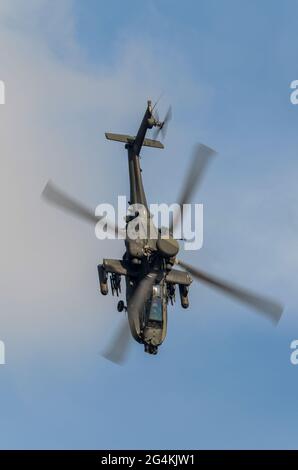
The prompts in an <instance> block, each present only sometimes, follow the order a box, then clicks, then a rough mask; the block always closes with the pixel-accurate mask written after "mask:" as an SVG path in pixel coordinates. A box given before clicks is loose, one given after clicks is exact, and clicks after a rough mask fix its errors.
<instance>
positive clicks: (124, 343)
mask: <svg viewBox="0 0 298 470" xmlns="http://www.w3.org/2000/svg"><path fill="white" fill-rule="evenodd" d="M130 338H131V335H130V331H129V326H128V321H127V319H126V318H125V319H122V321H121V324H120V326H118V329H117V330H116V333H115V335H114V336H113V338H112V340H111V342H110V344H109V346H108V347H107V348H106V349H105V351H104V352H103V353H102V356H103V357H105V358H106V359H108V360H109V361H111V362H114V363H115V364H123V363H124V362H125V359H126V356H127V353H128V349H129V345H130Z"/></svg>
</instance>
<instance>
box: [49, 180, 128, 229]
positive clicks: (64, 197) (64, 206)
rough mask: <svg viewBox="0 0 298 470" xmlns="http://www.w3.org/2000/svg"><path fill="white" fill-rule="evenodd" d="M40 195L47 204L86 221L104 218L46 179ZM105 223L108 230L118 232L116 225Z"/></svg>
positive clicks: (96, 220) (95, 221) (94, 221)
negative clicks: (46, 181)
mask: <svg viewBox="0 0 298 470" xmlns="http://www.w3.org/2000/svg"><path fill="white" fill-rule="evenodd" d="M42 197H43V198H44V199H45V200H46V201H47V202H48V203H49V204H52V205H54V206H56V207H58V208H59V209H61V210H64V211H66V212H70V213H71V214H72V215H74V216H76V217H78V218H80V219H82V220H85V221H87V222H91V223H93V224H96V223H97V222H99V221H101V220H102V219H104V218H105V216H104V215H102V216H96V215H95V214H94V211H92V210H91V209H89V208H88V207H86V206H84V205H83V204H82V203H81V202H79V201H77V200H76V199H74V198H72V197H71V196H69V195H68V194H66V193H65V192H64V191H62V190H61V189H59V188H58V187H57V186H56V185H55V184H54V183H52V182H51V181H48V183H47V184H46V186H45V188H44V190H43V192H42ZM107 224H108V225H107V227H108V229H109V230H115V232H116V233H118V231H119V229H118V227H117V226H114V225H113V224H111V223H110V222H108V223H107Z"/></svg>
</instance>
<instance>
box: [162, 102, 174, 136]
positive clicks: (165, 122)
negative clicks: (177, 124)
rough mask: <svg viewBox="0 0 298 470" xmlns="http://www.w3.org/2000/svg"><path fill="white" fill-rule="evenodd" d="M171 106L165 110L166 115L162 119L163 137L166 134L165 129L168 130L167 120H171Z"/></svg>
mask: <svg viewBox="0 0 298 470" xmlns="http://www.w3.org/2000/svg"><path fill="white" fill-rule="evenodd" d="M172 115H173V113H172V106H169V108H168V110H167V112H166V115H165V118H164V120H163V125H162V128H161V135H162V138H163V139H165V137H166V135H167V130H168V125H169V122H170V121H171V119H172Z"/></svg>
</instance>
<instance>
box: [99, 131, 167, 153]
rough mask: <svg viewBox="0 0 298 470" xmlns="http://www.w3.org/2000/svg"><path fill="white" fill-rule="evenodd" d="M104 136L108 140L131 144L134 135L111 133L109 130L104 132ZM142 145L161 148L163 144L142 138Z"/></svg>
mask: <svg viewBox="0 0 298 470" xmlns="http://www.w3.org/2000/svg"><path fill="white" fill-rule="evenodd" d="M105 136H106V138H107V139H108V140H115V141H116V142H124V143H125V144H133V143H134V141H135V137H133V136H131V135H126V134H111V133H110V132H106V133H105ZM143 145H145V146H146V147H154V148H157V149H163V148H164V146H163V144H162V143H161V142H160V141H159V140H153V139H144V142H143Z"/></svg>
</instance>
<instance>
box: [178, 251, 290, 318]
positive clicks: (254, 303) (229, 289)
mask: <svg viewBox="0 0 298 470" xmlns="http://www.w3.org/2000/svg"><path fill="white" fill-rule="evenodd" d="M178 264H179V265H180V266H182V268H184V269H185V270H186V271H188V272H189V273H190V274H191V275H192V276H194V277H195V278H196V279H197V280H198V281H202V282H205V283H206V284H208V285H209V286H211V287H214V288H216V289H219V290H221V291H222V292H224V293H225V294H227V295H229V296H231V297H234V298H235V299H237V300H239V301H240V302H243V303H245V304H247V305H250V306H251V307H253V308H254V309H255V310H257V311H259V312H260V313H263V314H265V315H266V316H267V318H268V319H270V320H271V321H272V322H273V323H274V324H277V323H278V322H279V320H280V318H281V316H282V313H283V306H282V305H281V304H279V303H278V302H275V301H273V300H270V299H268V298H266V297H263V296H261V295H258V294H254V293H253V292H251V291H249V290H246V289H243V288H242V287H239V286H236V285H234V284H231V283H229V282H226V281H223V280H221V279H219V278H217V277H214V276H211V275H209V274H207V273H205V272H203V271H200V270H198V269H196V268H194V267H193V266H191V265H189V264H187V263H184V261H180V260H179V261H178Z"/></svg>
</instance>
